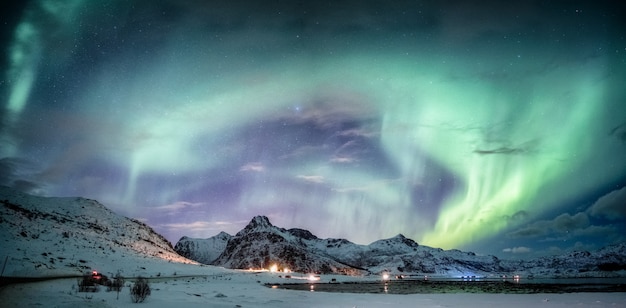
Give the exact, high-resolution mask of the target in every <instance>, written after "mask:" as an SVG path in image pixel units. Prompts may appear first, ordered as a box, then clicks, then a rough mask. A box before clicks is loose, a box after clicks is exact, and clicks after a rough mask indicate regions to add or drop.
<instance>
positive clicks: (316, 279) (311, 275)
mask: <svg viewBox="0 0 626 308" xmlns="http://www.w3.org/2000/svg"><path fill="white" fill-rule="evenodd" d="M307 279H308V280H309V281H318V280H320V276H315V275H313V274H310V275H309V277H308V278H307Z"/></svg>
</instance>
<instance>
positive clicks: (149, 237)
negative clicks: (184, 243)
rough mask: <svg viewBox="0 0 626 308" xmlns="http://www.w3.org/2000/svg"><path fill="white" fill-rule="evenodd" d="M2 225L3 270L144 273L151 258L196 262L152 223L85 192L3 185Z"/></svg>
mask: <svg viewBox="0 0 626 308" xmlns="http://www.w3.org/2000/svg"><path fill="white" fill-rule="evenodd" d="M0 226H1V228H0V241H2V243H1V244H0V247H2V249H0V258H1V261H2V262H5V260H6V266H5V268H4V273H3V274H2V275H3V276H26V277H28V276H33V275H34V276H56V275H76V274H82V273H84V272H85V271H90V270H101V271H107V272H113V273H114V272H116V271H126V273H129V272H131V271H132V272H133V273H139V274H141V273H142V271H145V270H146V267H147V266H148V265H147V264H150V263H151V261H159V262H161V263H168V262H177V263H196V262H194V261H191V260H189V259H186V258H183V257H181V256H180V255H179V254H177V253H176V251H174V249H173V248H172V246H171V244H170V243H169V242H168V241H167V240H166V239H165V238H164V237H163V236H161V235H160V234H158V233H156V232H154V231H153V230H152V228H150V227H149V226H147V225H146V224H144V223H142V222H140V221H138V220H134V219H130V218H126V217H123V216H120V215H117V214H115V213H113V212H112V211H110V210H109V209H107V208H106V207H105V206H103V205H102V204H100V203H98V202H96V201H94V200H89V199H84V198H46V197H37V196H32V195H29V194H25V193H22V192H19V191H16V190H13V189H10V188H8V187H1V186H0ZM104 267H106V268H104Z"/></svg>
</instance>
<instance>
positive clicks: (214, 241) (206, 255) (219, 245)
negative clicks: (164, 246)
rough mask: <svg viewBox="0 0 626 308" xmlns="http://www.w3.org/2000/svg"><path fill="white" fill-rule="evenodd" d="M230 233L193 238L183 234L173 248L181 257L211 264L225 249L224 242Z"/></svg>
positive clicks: (225, 242)
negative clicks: (205, 237)
mask: <svg viewBox="0 0 626 308" xmlns="http://www.w3.org/2000/svg"><path fill="white" fill-rule="evenodd" d="M231 238H232V235H230V234H228V233H226V232H220V233H219V234H218V235H216V236H213V237H210V238H207V239H193V238H189V237H186V236H183V237H182V238H181V239H180V240H178V243H176V246H174V250H175V251H176V252H178V254H180V255H181V256H183V257H186V258H193V259H194V260H196V261H198V262H200V263H202V264H211V263H213V261H215V260H216V259H217V257H219V256H220V254H221V253H222V252H223V251H224V250H225V249H226V244H227V243H228V241H229V240H230V239H231Z"/></svg>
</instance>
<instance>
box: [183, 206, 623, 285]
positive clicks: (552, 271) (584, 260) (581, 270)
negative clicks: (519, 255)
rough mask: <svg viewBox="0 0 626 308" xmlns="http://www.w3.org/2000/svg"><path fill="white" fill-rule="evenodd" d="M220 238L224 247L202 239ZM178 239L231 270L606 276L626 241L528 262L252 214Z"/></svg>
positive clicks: (199, 257) (616, 268)
mask: <svg viewBox="0 0 626 308" xmlns="http://www.w3.org/2000/svg"><path fill="white" fill-rule="evenodd" d="M224 241H226V245H225V246H221V245H220V246H217V245H213V246H211V245H208V244H205V243H215V242H219V243H224ZM181 242H182V243H181ZM179 243H181V244H180V245H179V244H177V245H176V247H177V248H176V250H177V251H178V252H179V253H181V254H183V255H185V256H186V257H188V258H190V259H192V260H196V261H198V262H203V261H204V260H207V258H206V257H205V256H208V255H211V256H214V255H219V257H217V258H216V259H215V260H214V261H212V262H208V263H206V264H213V265H219V266H224V267H227V268H236V269H248V268H269V267H270V266H271V265H273V264H276V265H277V266H278V269H279V270H280V269H282V268H288V269H290V270H293V271H297V272H318V273H350V274H367V273H371V274H379V273H382V272H389V273H392V274H398V275H436V276H453V277H454V276H465V277H472V276H477V277H500V276H502V275H523V276H536V277H581V276H586V277H592V276H593V277H605V276H618V275H622V276H623V275H624V270H626V243H625V244H621V245H616V246H609V247H606V248H604V249H601V250H599V251H597V252H594V253H590V252H574V253H571V254H568V255H562V256H554V257H543V258H539V259H535V260H530V261H519V260H516V261H512V260H501V259H499V258H497V257H495V256H480V255H476V254H475V253H473V252H463V251H459V250H456V249H453V250H443V249H439V248H432V247H428V246H423V245H418V244H417V243H416V242H415V241H413V240H411V239H409V238H406V237H404V236H403V235H402V234H399V235H397V236H395V237H392V238H389V239H382V240H378V241H375V242H373V243H371V244H369V245H359V244H355V243H352V242H350V241H348V240H345V239H320V238H318V237H316V236H315V235H313V234H311V232H309V231H307V230H302V229H288V230H286V229H283V228H279V227H276V226H273V225H272V224H271V223H270V221H269V219H268V218H267V217H264V216H257V217H254V218H253V219H252V221H251V222H250V223H249V224H248V225H247V226H246V227H245V228H244V229H243V230H241V231H240V232H238V233H237V234H236V235H235V236H233V237H230V238H228V239H226V238H225V237H224V235H223V234H220V235H217V236H216V237H214V238H209V239H192V238H188V237H183V238H182V239H181V241H180V242H179ZM179 247H180V249H181V250H179ZM205 247H208V248H205ZM221 247H224V248H223V249H221ZM206 249H208V250H211V251H206Z"/></svg>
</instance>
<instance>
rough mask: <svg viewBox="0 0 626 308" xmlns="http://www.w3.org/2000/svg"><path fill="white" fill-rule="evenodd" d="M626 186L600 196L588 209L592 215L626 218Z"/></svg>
mask: <svg viewBox="0 0 626 308" xmlns="http://www.w3.org/2000/svg"><path fill="white" fill-rule="evenodd" d="M625 205H626V186H625V187H622V188H621V189H616V190H614V191H612V192H610V193H608V194H606V195H604V196H602V197H600V198H599V199H598V200H597V201H596V202H595V203H594V204H593V205H592V206H591V207H590V208H589V210H588V211H587V212H588V213H589V214H590V215H591V216H595V217H605V218H608V219H624V218H626V206H625Z"/></svg>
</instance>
